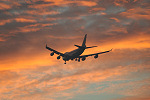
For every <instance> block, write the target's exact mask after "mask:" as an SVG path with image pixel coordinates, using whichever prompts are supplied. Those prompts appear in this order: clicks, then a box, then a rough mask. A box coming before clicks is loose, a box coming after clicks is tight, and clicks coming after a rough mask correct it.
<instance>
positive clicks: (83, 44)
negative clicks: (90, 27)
mask: <svg viewBox="0 0 150 100" xmlns="http://www.w3.org/2000/svg"><path fill="white" fill-rule="evenodd" d="M86 37H87V34H85V37H84V40H83V43H82V47H86Z"/></svg>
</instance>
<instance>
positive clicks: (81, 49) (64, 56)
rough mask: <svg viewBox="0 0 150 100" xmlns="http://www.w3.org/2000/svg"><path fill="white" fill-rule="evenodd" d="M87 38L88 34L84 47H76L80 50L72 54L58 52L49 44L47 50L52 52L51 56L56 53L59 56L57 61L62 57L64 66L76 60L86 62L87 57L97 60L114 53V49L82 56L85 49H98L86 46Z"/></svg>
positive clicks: (71, 52)
mask: <svg viewBox="0 0 150 100" xmlns="http://www.w3.org/2000/svg"><path fill="white" fill-rule="evenodd" d="M86 38H87V34H85V37H84V40H83V43H82V46H79V45H74V46H76V47H78V48H77V49H75V50H73V51H70V52H66V53H61V52H58V51H56V50H54V49H52V48H50V47H48V46H47V44H46V49H48V50H50V51H52V53H50V56H53V55H54V53H55V54H57V55H58V57H57V59H60V58H61V57H62V59H63V60H64V61H65V63H64V64H66V61H69V60H74V59H75V61H78V62H80V59H82V61H84V60H86V57H89V56H94V58H95V59H96V58H98V55H99V54H103V53H107V52H110V51H112V49H111V50H108V51H104V52H99V53H94V54H88V55H81V54H82V53H83V52H84V50H85V49H88V48H93V47H97V46H91V47H87V46H86Z"/></svg>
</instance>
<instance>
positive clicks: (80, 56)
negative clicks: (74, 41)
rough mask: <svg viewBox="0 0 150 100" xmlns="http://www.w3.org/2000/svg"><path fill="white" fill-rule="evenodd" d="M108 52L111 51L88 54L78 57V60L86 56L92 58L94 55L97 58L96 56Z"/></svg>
mask: <svg viewBox="0 0 150 100" xmlns="http://www.w3.org/2000/svg"><path fill="white" fill-rule="evenodd" d="M110 51H112V49H111V50H108V51H104V52H99V53H94V54H89V55H81V56H79V57H78V58H82V57H88V56H94V55H97V56H98V54H103V53H107V52H110Z"/></svg>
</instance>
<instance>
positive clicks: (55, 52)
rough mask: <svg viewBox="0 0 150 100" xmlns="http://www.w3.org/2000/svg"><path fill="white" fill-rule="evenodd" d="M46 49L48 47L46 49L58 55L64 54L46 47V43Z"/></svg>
mask: <svg viewBox="0 0 150 100" xmlns="http://www.w3.org/2000/svg"><path fill="white" fill-rule="evenodd" d="M46 49H48V50H50V51H52V52H53V53H56V54H58V55H60V56H62V57H63V56H64V54H63V53H61V52H58V51H56V50H54V49H52V48H50V47H48V46H47V44H46Z"/></svg>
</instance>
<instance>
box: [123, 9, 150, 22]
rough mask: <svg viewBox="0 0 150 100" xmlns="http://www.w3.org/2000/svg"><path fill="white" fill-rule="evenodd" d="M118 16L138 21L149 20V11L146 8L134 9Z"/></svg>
mask: <svg viewBox="0 0 150 100" xmlns="http://www.w3.org/2000/svg"><path fill="white" fill-rule="evenodd" d="M120 15H121V16H125V17H127V18H131V19H135V20H138V19H146V20H150V10H149V9H148V8H147V9H144V8H141V7H136V8H132V9H129V10H128V11H126V12H122V13H120Z"/></svg>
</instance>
